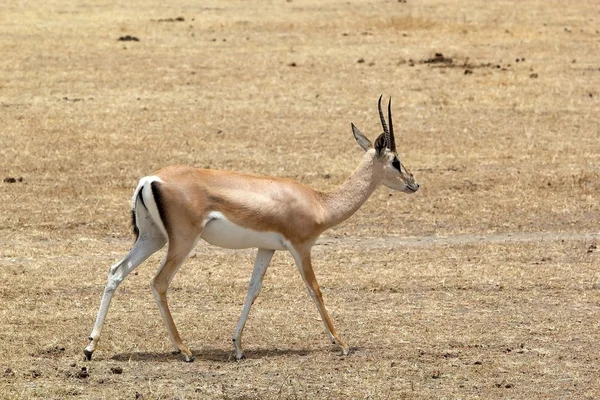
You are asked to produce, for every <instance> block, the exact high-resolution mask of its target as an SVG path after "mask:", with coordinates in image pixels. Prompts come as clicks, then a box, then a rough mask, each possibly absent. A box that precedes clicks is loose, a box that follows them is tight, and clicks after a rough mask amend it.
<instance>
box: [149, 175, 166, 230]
mask: <svg viewBox="0 0 600 400" xmlns="http://www.w3.org/2000/svg"><path fill="white" fill-rule="evenodd" d="M150 187H151V188H152V196H153V197H154V201H155V202H156V208H157V209H158V215H159V216H160V220H161V221H162V223H163V226H164V227H165V230H166V231H167V232H169V221H167V208H166V204H165V198H164V197H163V195H162V193H161V190H160V182H157V181H154V182H152V183H151V184H150Z"/></svg>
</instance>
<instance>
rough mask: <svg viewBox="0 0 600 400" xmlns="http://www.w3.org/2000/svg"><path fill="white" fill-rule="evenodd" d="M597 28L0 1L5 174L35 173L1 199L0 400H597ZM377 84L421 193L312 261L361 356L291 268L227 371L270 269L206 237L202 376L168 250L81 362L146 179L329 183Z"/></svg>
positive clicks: (375, 8)
mask: <svg viewBox="0 0 600 400" xmlns="http://www.w3.org/2000/svg"><path fill="white" fill-rule="evenodd" d="M179 16H182V17H184V19H185V20H184V21H161V19H168V18H176V17H179ZM597 19H598V15H597V5H596V3H595V2H594V1H591V0H590V1H581V2H577V3H576V4H574V3H573V4H569V5H568V6H567V5H565V4H564V2H558V1H545V2H534V1H498V2H486V1H482V0H467V1H463V2H459V3H457V2H453V1H442V0H430V1H421V2H417V1H411V0H409V1H408V2H407V3H400V2H396V1H391V0H390V1H383V0H382V1H378V2H363V1H350V2H347V1H334V0H332V1H327V2H323V1H316V0H306V1H300V0H294V1H291V2H284V1H280V2H270V1H269V2H267V1H265V2H246V1H228V2H217V1H212V2H210V1H209V2H206V1H204V2H200V3H199V2H189V1H186V0H181V1H177V2H175V3H173V2H171V3H168V5H167V3H164V2H156V1H154V2H153V1H146V2H141V1H129V2H127V3H126V5H123V6H118V5H116V3H115V4H110V3H106V2H104V3H103V2H95V1H86V2H76V3H69V2H64V1H63V2H61V1H48V2H44V3H43V4H41V3H40V4H35V3H32V2H12V3H11V2H8V3H6V4H2V5H0V53H1V54H2V55H3V57H1V58H0V71H1V73H0V126H1V128H0V129H1V134H0V157H1V161H2V162H0V178H4V177H15V178H18V177H22V178H23V181H22V182H15V183H2V184H0V209H1V211H2V213H1V215H2V218H1V219H0V238H1V239H0V244H1V246H0V264H1V268H0V282H2V283H0V303H1V304H2V306H0V319H1V321H2V323H0V338H1V339H0V353H1V354H2V355H3V357H2V360H1V361H0V393H1V396H0V397H2V398H8V399H10V398H36V397H37V398H67V397H73V398H90V399H98V398H106V399H113V398H130V399H134V398H144V399H176V398H177V399H188V398H221V399H254V398H281V399H290V398H291V399H295V398H297V399H301V398H322V399H339V398H374V399H387V398H389V399H396V398H417V399H419V398H423V399H425V398H482V399H491V398H507V397H508V398H523V399H547V398H557V399H559V398H560V399H562V398H590V399H592V398H598V397H599V396H600V382H599V380H598V374H597V365H598V363H599V357H600V352H599V351H598V342H599V339H600V335H599V334H598V332H599V328H600V327H599V326H598V320H599V317H600V315H599V311H598V309H599V308H598V304H599V301H600V293H598V291H597V290H596V289H594V285H595V283H596V280H597V278H598V272H597V265H598V253H597V250H596V249H595V244H596V241H597V240H598V236H596V235H595V232H597V224H598V216H599V215H600V206H599V202H598V198H597V197H598V196H597V192H598V188H599V185H600V173H599V172H598V170H597V166H598V165H599V163H600V141H598V133H599V131H600V120H599V118H598V115H600V114H599V112H598V111H599V107H598V101H599V99H600V92H599V91H598V90H599V89H598V88H599V87H600V53H598V51H597V47H598V46H597V43H598V40H599V38H600V33H599V32H598V30H597V29H598V28H597ZM124 35H133V36H136V37H139V39H140V41H139V42H121V41H117V39H118V38H119V37H120V36H124ZM435 53H443V55H444V57H446V58H452V63H425V62H424V61H426V60H428V59H430V58H432V57H434V54H435ZM517 59H518V60H519V61H518V62H517V61H516V60H517ZM359 60H361V62H359ZM467 70H468V71H470V73H469V72H467V73H465V71H467ZM380 93H385V94H390V95H392V96H393V97H394V101H395V107H394V109H395V118H394V120H395V121H396V124H397V131H398V132H399V133H401V137H400V139H399V146H400V151H401V155H402V156H403V157H404V163H405V164H406V165H407V166H408V167H409V168H411V169H412V170H413V172H414V173H415V175H416V177H417V180H418V181H419V183H420V184H421V185H422V190H421V191H420V192H419V193H418V194H416V195H414V196H410V197H408V196H405V195H403V194H398V193H391V192H390V191H389V190H387V189H385V188H382V189H380V190H378V191H377V192H376V193H375V195H374V196H373V198H372V199H371V200H369V202H368V203H367V204H366V205H365V206H364V207H363V209H361V210H360V211H359V212H358V213H357V214H356V215H355V216H354V217H353V218H352V219H351V220H349V221H348V222H347V223H345V224H343V225H341V226H339V227H337V228H335V229H333V230H332V231H330V232H327V233H326V234H325V237H324V240H323V241H322V243H321V244H319V245H317V246H316V247H315V259H316V261H315V264H316V266H315V268H316V272H317V275H318V276H319V278H320V282H321V285H322V288H323V291H324V293H325V298H326V302H327V304H328V307H329V309H330V311H331V313H332V314H333V317H334V320H335V321H336V326H337V328H338V330H339V331H340V332H341V334H342V335H343V336H344V337H345V338H346V339H347V341H348V342H349V344H350V346H351V347H352V350H353V351H352V354H351V355H350V356H348V357H341V356H340V355H339V354H338V352H337V350H336V349H335V348H333V347H331V346H330V345H329V344H328V342H327V338H326V335H325V334H324V332H323V327H322V323H321V322H320V321H319V320H318V314H317V312H316V310H315V307H314V305H313V304H312V303H311V301H310V298H309V296H308V295H307V294H306V292H305V289H304V288H303V285H302V282H301V280H300V278H299V276H298V274H297V273H296V272H295V269H294V267H293V265H292V261H291V258H290V257H289V256H288V255H285V254H279V253H278V254H277V255H276V256H275V259H274V261H273V265H272V266H271V268H270V269H269V272H268V273H267V276H266V279H265V284H264V289H263V292H262V294H261V297H259V299H258V301H257V303H256V305H255V306H254V308H253V311H252V314H251V316H250V319H249V322H248V325H247V328H246V332H245V336H244V339H245V340H244V344H245V347H246V350H247V351H246V353H247V356H248V359H247V360H244V361H242V362H239V363H236V362H233V361H231V360H230V356H231V354H232V348H231V345H230V335H231V333H232V330H233V328H234V325H235V323H236V321H237V318H238V316H239V312H240V311H241V305H242V301H243V298H244V295H245V291H246V285H247V280H248V278H249V275H250V271H251V263H252V259H253V252H252V251H238V252H230V251H223V250H219V249H214V248H210V247H208V246H206V245H200V246H199V247H198V249H197V253H196V254H197V256H196V257H195V258H193V259H191V260H190V261H189V262H188V263H187V264H186V265H185V266H184V267H183V268H182V270H181V272H180V273H179V275H178V276H177V277H176V278H175V280H174V283H173V285H172V290H171V292H170V293H171V295H170V297H171V303H172V308H173V313H174V316H175V320H176V322H177V324H178V327H179V328H180V331H181V333H182V335H183V336H184V338H185V339H186V340H187V343H188V344H189V345H190V347H191V349H192V350H193V351H194V353H195V354H196V355H197V359H196V362H195V363H193V364H185V363H183V362H181V361H180V359H179V356H175V355H171V354H170V351H171V348H170V344H169V342H168V339H167V337H166V332H165V329H164V327H163V326H162V322H161V320H160V317H159V315H158V313H157V311H156V307H155V305H154V302H153V299H152V295H151V293H150V290H149V289H148V286H147V282H148V281H149V280H150V279H151V277H152V275H153V273H154V271H155V267H156V265H157V263H158V260H159V255H157V256H154V257H153V258H152V259H151V260H150V261H149V262H148V263H147V264H145V265H143V266H142V267H140V268H139V269H138V270H137V271H138V274H137V275H133V276H131V277H130V278H128V279H127V280H126V281H125V282H124V283H123V285H122V286H121V287H120V288H119V291H118V293H117V295H116V297H115V301H114V302H113V305H112V308H111V310H110V312H109V315H108V319H107V324H106V325H105V329H104V332H103V336H102V341H101V343H100V346H99V349H98V351H97V352H96V354H95V357H96V358H95V359H94V361H92V362H90V363H88V362H83V361H82V349H83V347H84V346H85V344H86V342H87V340H86V338H87V336H88V334H89V332H90V330H91V328H92V324H93V319H94V317H95V314H96V311H97V307H98V305H99V300H100V294H101V291H102V288H103V285H104V280H105V274H106V271H107V268H108V266H109V265H110V264H112V263H113V262H115V261H116V260H117V259H119V258H120V257H121V256H122V255H123V254H124V253H125V252H126V251H127V250H128V247H129V245H130V243H131V236H130V234H129V227H128V222H129V221H128V210H127V207H128V201H129V197H130V195H131V193H132V189H133V187H134V186H135V184H136V181H137V179H138V178H139V177H141V176H144V175H147V174H150V173H152V172H153V171H155V170H156V169H158V168H160V167H162V166H165V165H167V164H175V163H179V164H191V165H198V166H201V167H205V166H209V167H211V168H222V169H235V170H241V171H251V172H255V173H263V174H270V175H277V176H286V177H291V178H295V179H298V180H301V181H302V182H305V183H307V184H309V185H311V186H313V187H315V188H318V189H321V190H326V189H329V188H332V187H334V186H335V185H337V184H339V183H340V182H342V181H343V179H344V178H345V177H346V176H347V175H348V174H349V173H350V172H351V171H352V169H353V168H354V166H355V165H356V163H357V162H358V160H359V156H360V150H359V149H358V146H356V144H355V143H354V141H353V139H352V136H351V134H350V129H349V122H350V121H352V122H354V123H355V124H357V125H358V126H359V127H360V128H361V130H362V131H363V132H366V133H369V136H371V137H374V136H375V135H376V134H377V133H378V132H379V129H380V128H379V127H378V122H377V116H376V111H375V105H376V100H377V97H378V96H379V94H380ZM404 237H410V238H413V239H410V240H404V239H402V238H404ZM439 237H448V239H447V240H437V239H436V238H439ZM480 237H482V238H483V239H482V240H479V239H478V238H480ZM486 238H487V239H486ZM503 238H506V239H507V240H506V241H505V240H503ZM515 238H517V239H515ZM492 239H493V240H492ZM82 368H86V371H85V373H84V372H82ZM119 368H120V369H121V370H122V373H113V371H116V372H119ZM111 369H112V370H111Z"/></svg>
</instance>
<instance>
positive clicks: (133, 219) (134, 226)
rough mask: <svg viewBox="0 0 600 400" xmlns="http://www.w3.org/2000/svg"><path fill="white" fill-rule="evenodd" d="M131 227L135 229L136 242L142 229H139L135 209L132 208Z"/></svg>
mask: <svg viewBox="0 0 600 400" xmlns="http://www.w3.org/2000/svg"><path fill="white" fill-rule="evenodd" d="M131 229H132V230H133V235H134V236H135V240H134V242H136V241H137V240H138V237H139V236H140V230H139V229H138V227H137V224H136V221H135V210H131Z"/></svg>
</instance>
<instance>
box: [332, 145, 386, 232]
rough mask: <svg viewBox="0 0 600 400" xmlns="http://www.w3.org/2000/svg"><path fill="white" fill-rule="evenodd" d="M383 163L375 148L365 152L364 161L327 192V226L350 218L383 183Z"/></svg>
mask: <svg viewBox="0 0 600 400" xmlns="http://www.w3.org/2000/svg"><path fill="white" fill-rule="evenodd" d="M382 179H383V165H382V164H381V163H380V162H379V161H378V160H377V156H376V154H375V150H374V149H370V150H369V151H367V152H366V153H365V156H364V157H363V159H362V161H361V162H360V164H359V165H358V167H357V168H356V169H355V170H354V172H353V173H352V175H350V176H349V177H348V179H346V180H345V181H344V183H342V184H341V185H340V186H339V187H337V188H336V189H334V190H333V191H331V192H328V193H325V194H324V196H323V199H324V201H325V209H326V211H327V218H326V223H325V224H326V226H327V227H328V228H329V227H332V226H335V225H337V224H339V223H341V222H343V221H345V220H346V219H348V218H350V217H351V216H352V214H354V213H355V212H356V211H357V210H358V209H359V208H360V207H361V206H362V205H363V204H364V203H365V201H367V199H368V198H369V197H370V196H371V194H372V193H373V192H374V191H375V189H377V187H378V186H379V185H380V184H381V181H382Z"/></svg>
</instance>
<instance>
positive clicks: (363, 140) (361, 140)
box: [350, 123, 373, 151]
mask: <svg viewBox="0 0 600 400" xmlns="http://www.w3.org/2000/svg"><path fill="white" fill-rule="evenodd" d="M350 125H352V134H353V135H354V139H356V141H357V142H358V145H359V146H360V147H362V149H363V150H364V151H367V150H369V149H370V148H371V147H373V145H372V144H371V141H370V140H369V139H368V138H367V137H366V136H365V135H363V134H362V133H361V132H360V131H359V130H358V128H357V127H356V126H354V124H353V123H350Z"/></svg>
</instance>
